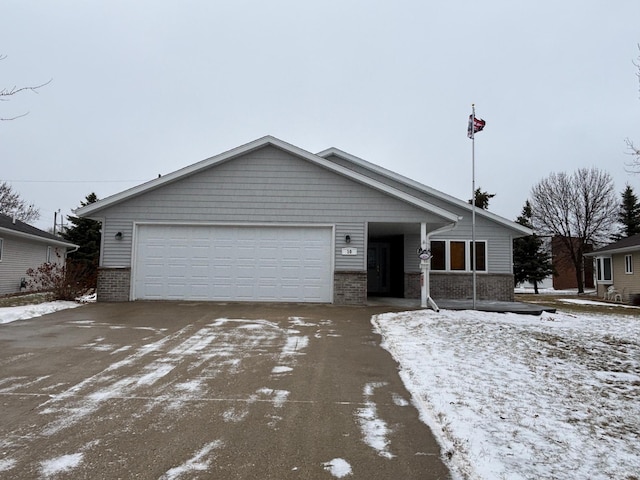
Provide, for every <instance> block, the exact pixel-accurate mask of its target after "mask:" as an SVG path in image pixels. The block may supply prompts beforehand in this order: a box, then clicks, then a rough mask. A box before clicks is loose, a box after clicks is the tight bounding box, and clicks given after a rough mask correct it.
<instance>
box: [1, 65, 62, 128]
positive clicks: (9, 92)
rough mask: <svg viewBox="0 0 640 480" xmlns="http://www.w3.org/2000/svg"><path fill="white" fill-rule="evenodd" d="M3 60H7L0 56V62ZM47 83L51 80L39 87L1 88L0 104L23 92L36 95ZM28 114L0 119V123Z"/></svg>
mask: <svg viewBox="0 0 640 480" xmlns="http://www.w3.org/2000/svg"><path fill="white" fill-rule="evenodd" d="M5 58H7V56H6V55H0V60H4V59H5ZM49 83H51V80H49V81H48V82H45V83H41V84H40V85H32V86H27V87H17V86H15V85H14V86H13V87H8V88H1V89H0V102H6V101H8V100H9V99H10V98H11V97H13V96H15V95H18V94H20V93H23V92H33V93H38V89H39V88H42V87H44V86H45V85H48V84H49ZM28 114H29V112H25V113H22V114H20V115H15V116H13V117H7V118H5V117H0V121H7V120H15V119H16V118H20V117H24V116H25V115H28Z"/></svg>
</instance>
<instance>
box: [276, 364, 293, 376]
mask: <svg viewBox="0 0 640 480" xmlns="http://www.w3.org/2000/svg"><path fill="white" fill-rule="evenodd" d="M292 370H293V368H291V367H286V366H284V365H276V366H275V367H273V369H272V370H271V373H273V374H279V373H289V372H291V371H292Z"/></svg>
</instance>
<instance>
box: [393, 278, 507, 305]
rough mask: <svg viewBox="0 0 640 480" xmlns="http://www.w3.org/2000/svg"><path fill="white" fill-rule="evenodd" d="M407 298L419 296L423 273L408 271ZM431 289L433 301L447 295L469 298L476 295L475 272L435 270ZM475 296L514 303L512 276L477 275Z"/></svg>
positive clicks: (405, 288) (448, 297)
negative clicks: (440, 271) (442, 271)
mask: <svg viewBox="0 0 640 480" xmlns="http://www.w3.org/2000/svg"><path fill="white" fill-rule="evenodd" d="M404 279H405V280H404V294H405V298H420V274H419V273H405V275H404ZM429 290H430V293H431V297H432V298H433V299H434V300H438V298H446V299H452V300H459V299H466V298H471V297H472V296H473V275H472V274H470V273H434V272H431V275H429ZM476 298H477V299H478V300H498V301H501V302H513V300H514V297H513V275H511V274H506V273H505V274H499V273H493V274H491V273H490V274H486V273H483V274H477V275H476Z"/></svg>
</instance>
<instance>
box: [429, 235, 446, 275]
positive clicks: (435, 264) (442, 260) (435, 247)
mask: <svg viewBox="0 0 640 480" xmlns="http://www.w3.org/2000/svg"><path fill="white" fill-rule="evenodd" d="M445 245H446V242H442V241H440V240H434V241H432V242H431V255H433V256H432V257H431V270H446V269H447V257H446V249H445Z"/></svg>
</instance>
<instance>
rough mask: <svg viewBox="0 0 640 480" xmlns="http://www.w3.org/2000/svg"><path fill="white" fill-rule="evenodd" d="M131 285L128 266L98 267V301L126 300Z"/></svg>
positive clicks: (127, 299)
mask: <svg viewBox="0 0 640 480" xmlns="http://www.w3.org/2000/svg"><path fill="white" fill-rule="evenodd" d="M130 287H131V269H130V268H104V267H103V268H99V269H98V289H97V294H98V301H99V302H128V301H129V291H130Z"/></svg>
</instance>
